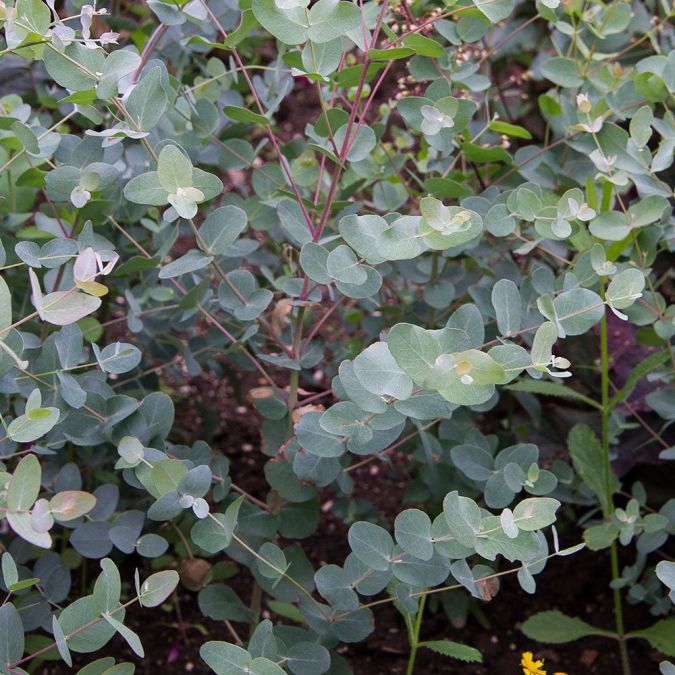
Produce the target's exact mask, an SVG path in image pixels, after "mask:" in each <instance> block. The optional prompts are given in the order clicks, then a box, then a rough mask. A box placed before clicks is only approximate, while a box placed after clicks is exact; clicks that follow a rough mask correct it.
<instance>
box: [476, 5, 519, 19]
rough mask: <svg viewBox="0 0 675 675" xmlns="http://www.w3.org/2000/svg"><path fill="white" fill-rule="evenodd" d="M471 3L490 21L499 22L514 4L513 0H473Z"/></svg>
mask: <svg viewBox="0 0 675 675" xmlns="http://www.w3.org/2000/svg"><path fill="white" fill-rule="evenodd" d="M473 4H474V5H475V6H476V7H478V9H479V10H480V11H481V12H482V13H483V14H484V15H485V16H486V17H487V18H488V19H490V21H491V22H492V23H499V22H500V21H503V20H504V19H506V18H507V17H508V16H509V15H510V14H511V12H512V11H513V8H514V7H515V5H516V3H515V0H473Z"/></svg>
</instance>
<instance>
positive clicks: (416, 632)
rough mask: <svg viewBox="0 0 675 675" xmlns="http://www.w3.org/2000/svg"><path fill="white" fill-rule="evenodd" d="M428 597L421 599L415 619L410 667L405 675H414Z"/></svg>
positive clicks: (411, 640)
mask: <svg viewBox="0 0 675 675" xmlns="http://www.w3.org/2000/svg"><path fill="white" fill-rule="evenodd" d="M426 600H427V596H426V595H423V596H422V597H421V599H420V606H419V609H418V610H417V618H416V619H415V627H414V628H413V630H412V632H411V634H410V656H409V657H408V667H407V668H406V671H405V675H413V672H414V671H415V658H416V657H417V648H418V646H419V643H420V629H421V628H422V616H423V615H424V605H425V604H426Z"/></svg>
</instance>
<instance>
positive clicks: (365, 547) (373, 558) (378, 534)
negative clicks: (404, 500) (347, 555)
mask: <svg viewBox="0 0 675 675" xmlns="http://www.w3.org/2000/svg"><path fill="white" fill-rule="evenodd" d="M348 540H349V546H350V547H351V549H352V551H353V552H354V555H355V556H356V557H357V558H358V559H359V560H360V561H361V562H362V563H363V564H364V565H367V566H368V567H371V568H372V569H374V570H378V571H381V572H384V571H386V570H388V569H389V568H390V566H391V562H390V560H391V556H392V552H393V550H394V542H393V541H392V538H391V535H390V534H389V532H387V531H386V530H385V529H383V528H382V527H380V526H379V525H375V523H368V522H358V523H354V524H353V525H352V526H351V527H350V528H349V533H348Z"/></svg>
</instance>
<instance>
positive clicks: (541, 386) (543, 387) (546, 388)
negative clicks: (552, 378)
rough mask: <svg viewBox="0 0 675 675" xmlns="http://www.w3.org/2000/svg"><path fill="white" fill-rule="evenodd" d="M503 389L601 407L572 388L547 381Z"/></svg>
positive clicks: (519, 383) (521, 383) (530, 382)
mask: <svg viewBox="0 0 675 675" xmlns="http://www.w3.org/2000/svg"><path fill="white" fill-rule="evenodd" d="M505 389H509V390H511V391H524V392H527V393H529V394H541V395H543V396H559V397H562V398H573V399H576V400H577V401H583V402H584V403H585V404H586V405H590V406H591V407H593V408H596V409H598V410H600V409H601V408H602V406H601V405H600V404H599V403H598V402H597V401H595V400H593V399H592V398H589V397H588V396H584V395H583V394H582V393H580V392H578V391H577V390H576V389H572V387H568V386H566V385H564V384H559V383H558V382H549V381H547V380H522V381H521V382H516V383H515V384H509V385H506V387H505Z"/></svg>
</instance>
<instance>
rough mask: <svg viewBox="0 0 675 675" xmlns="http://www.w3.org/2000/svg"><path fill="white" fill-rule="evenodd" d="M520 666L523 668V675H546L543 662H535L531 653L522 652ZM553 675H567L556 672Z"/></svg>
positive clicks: (541, 660)
mask: <svg viewBox="0 0 675 675" xmlns="http://www.w3.org/2000/svg"><path fill="white" fill-rule="evenodd" d="M520 665H521V666H522V667H523V675H546V671H545V670H544V660H543V659H540V660H538V661H535V660H534V656H533V654H532V652H523V657H522V659H521V660H520ZM553 675H567V673H561V672H556V673H553Z"/></svg>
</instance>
